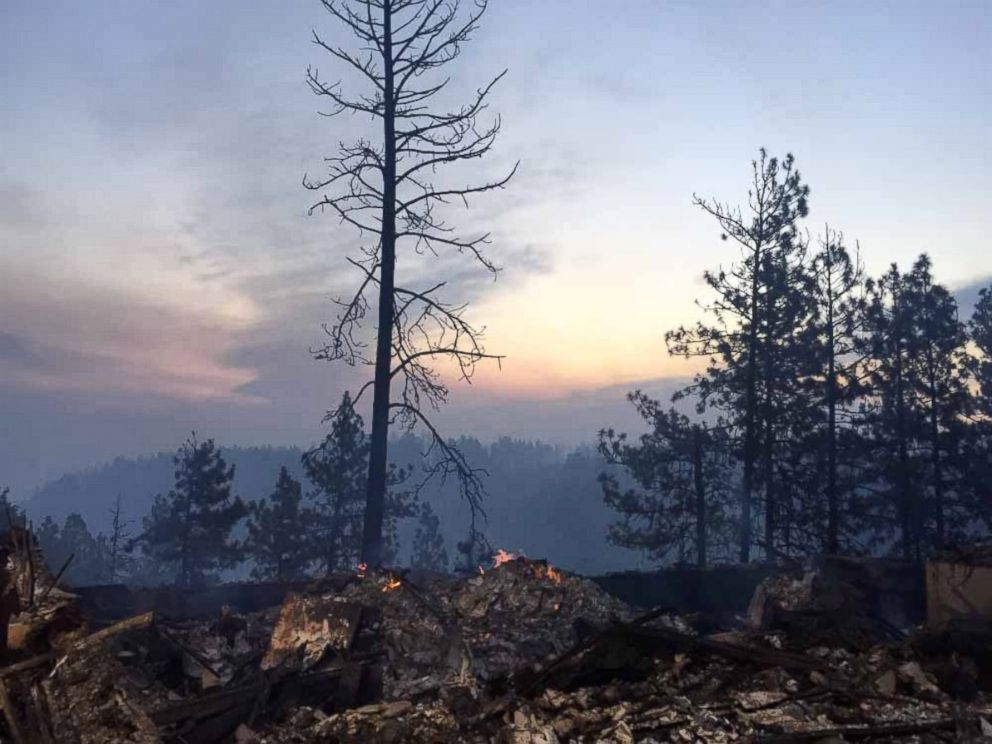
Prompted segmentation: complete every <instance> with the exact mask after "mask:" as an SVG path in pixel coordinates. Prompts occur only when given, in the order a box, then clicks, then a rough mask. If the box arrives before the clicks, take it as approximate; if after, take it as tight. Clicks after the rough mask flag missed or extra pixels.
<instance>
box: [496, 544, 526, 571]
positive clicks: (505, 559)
mask: <svg viewBox="0 0 992 744" xmlns="http://www.w3.org/2000/svg"><path fill="white" fill-rule="evenodd" d="M519 557H520V556H518V555H517V554H516V553H507V552H506V551H505V550H503V548H500V549H499V550H498V551H496V555H494V556H493V568H499V567H500V566H502V565H503V564H504V563H509V562H510V561H515V560H517V558H519Z"/></svg>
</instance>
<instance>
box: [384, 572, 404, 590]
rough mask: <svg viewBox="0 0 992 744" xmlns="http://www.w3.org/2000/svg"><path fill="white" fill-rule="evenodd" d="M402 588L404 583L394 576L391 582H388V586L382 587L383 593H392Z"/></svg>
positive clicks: (391, 577)
mask: <svg viewBox="0 0 992 744" xmlns="http://www.w3.org/2000/svg"><path fill="white" fill-rule="evenodd" d="M401 586H403V582H401V581H400V580H399V579H397V578H396V577H395V576H392V575H391V576H390V577H389V581H387V582H386V584H385V585H384V586H383V587H382V591H383V592H391V591H393V590H394V589H399V588H400V587H401Z"/></svg>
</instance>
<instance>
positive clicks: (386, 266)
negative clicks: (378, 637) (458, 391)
mask: <svg viewBox="0 0 992 744" xmlns="http://www.w3.org/2000/svg"><path fill="white" fill-rule="evenodd" d="M382 16H383V33H382V43H383V48H382V60H383V75H384V78H385V80H384V91H383V107H384V113H383V119H382V120H383V138H384V143H385V154H384V157H383V166H382V171H383V173H382V180H383V188H382V236H381V239H382V251H381V257H380V260H381V265H380V267H379V325H378V337H377V339H376V354H375V382H374V385H373V399H372V437H371V440H370V452H369V480H368V486H367V491H366V495H365V522H364V525H363V529H362V562H363V563H365V564H367V565H368V566H370V567H371V566H379V565H380V564H381V563H382V548H383V545H382V523H383V520H384V518H385V508H386V467H387V457H388V452H387V450H388V444H389V388H390V382H391V377H392V375H391V368H392V356H393V321H394V317H393V313H394V309H395V307H394V291H393V290H394V288H395V272H396V102H395V99H394V95H393V85H394V82H393V30H392V7H391V6H390V3H389V2H386V3H383V10H382Z"/></svg>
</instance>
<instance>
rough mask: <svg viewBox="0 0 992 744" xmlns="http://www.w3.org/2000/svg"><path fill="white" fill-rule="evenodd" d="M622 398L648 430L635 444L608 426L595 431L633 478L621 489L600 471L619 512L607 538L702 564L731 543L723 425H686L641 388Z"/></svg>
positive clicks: (662, 557)
mask: <svg viewBox="0 0 992 744" xmlns="http://www.w3.org/2000/svg"><path fill="white" fill-rule="evenodd" d="M627 397H628V400H630V402H631V403H633V404H634V406H635V407H636V408H637V412H638V413H639V414H640V416H641V417H642V418H643V419H644V420H645V422H646V423H647V424H648V425H649V426H650V427H651V430H650V431H649V432H648V433H647V434H643V435H641V436H640V437H639V439H638V443H637V444H630V443H629V442H628V439H627V435H626V434H618V433H616V432H615V431H614V430H613V429H605V430H603V431H601V432H600V435H599V451H600V453H601V454H602V455H603V457H604V458H606V461H607V462H608V463H610V464H612V465H619V466H622V467H623V468H624V469H625V471H626V473H627V475H628V476H629V477H630V478H632V479H633V481H634V483H635V486H634V487H623V486H621V484H620V481H619V479H618V478H617V477H616V476H615V475H614V474H612V473H603V474H602V475H601V476H600V479H599V480H600V484H601V486H602V488H603V497H604V500H605V501H606V503H607V504H608V505H609V506H610V507H611V508H613V509H614V510H616V511H617V512H619V513H620V515H621V520H620V521H619V522H617V523H615V524H613V525H611V526H610V530H609V534H608V540H609V541H610V542H611V543H613V544H614V545H621V546H623V547H626V548H630V549H632V550H640V551H642V552H644V553H645V554H646V555H647V556H649V557H650V558H651V559H652V560H654V561H657V562H659V563H661V562H664V561H666V560H667V559H669V558H671V557H675V558H676V559H677V560H679V561H680V562H690V561H692V562H695V563H696V564H697V565H699V566H703V565H706V563H707V561H708V560H709V558H710V557H712V554H713V552H715V551H714V550H712V549H718V548H719V546H725V545H729V544H730V541H729V539H728V538H730V537H731V535H730V530H729V529H728V528H729V520H728V514H727V511H728V510H727V496H728V490H727V485H728V482H729V480H730V479H729V459H728V457H727V450H728V442H727V441H726V438H725V436H724V434H723V430H722V429H720V428H717V429H711V428H709V427H707V426H706V425H705V424H701V423H692V422H691V421H690V420H689V419H688V417H686V416H684V415H682V414H680V413H678V412H677V411H675V410H674V409H667V410H666V409H664V408H663V407H662V406H661V405H660V404H659V402H658V401H655V400H652V399H651V398H649V397H648V396H646V395H645V394H644V393H642V392H641V391H635V392H633V393H631V394H630V395H628V396H627Z"/></svg>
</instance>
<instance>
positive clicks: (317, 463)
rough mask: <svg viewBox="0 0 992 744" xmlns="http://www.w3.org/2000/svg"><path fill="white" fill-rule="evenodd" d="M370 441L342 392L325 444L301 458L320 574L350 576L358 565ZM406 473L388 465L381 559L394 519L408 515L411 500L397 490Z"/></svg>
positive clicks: (392, 547) (390, 547) (391, 544)
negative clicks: (310, 489) (312, 509)
mask: <svg viewBox="0 0 992 744" xmlns="http://www.w3.org/2000/svg"><path fill="white" fill-rule="evenodd" d="M368 459H369V439H368V436H367V435H366V434H365V429H364V426H363V422H362V417H361V416H359V415H358V413H357V412H356V411H355V408H354V406H353V405H352V401H351V397H350V396H349V394H348V393H345V394H344V396H343V397H342V399H341V404H340V405H339V406H338V408H337V410H336V411H335V412H334V414H333V415H332V416H331V431H330V432H329V433H328V435H327V437H326V438H325V439H324V441H323V442H322V443H321V444H320V445H319V446H318V447H315V448H314V449H312V450H310V451H309V452H307V453H305V454H304V455H303V468H304V471H305V472H306V475H307V478H308V480H309V481H310V482H311V483H312V484H313V486H314V491H313V493H312V494H311V497H312V499H313V501H314V504H315V516H314V523H315V525H316V528H315V529H314V530H312V533H311V534H312V536H313V543H312V555H313V557H314V559H315V560H316V561H317V562H318V563H319V564H320V565H321V566H322V567H323V569H324V570H325V571H328V572H332V571H350V570H352V569H354V567H355V566H356V565H357V564H358V562H359V561H360V560H361V549H362V526H363V524H364V513H365V497H366V478H367V475H368V467H369V466H368ZM405 477H406V473H405V472H404V471H401V470H399V469H397V468H395V467H393V466H390V468H389V470H388V472H387V485H388V486H389V490H388V491H387V493H386V502H385V506H386V514H385V518H384V522H383V530H382V531H383V544H382V546H381V551H382V552H381V554H380V555H381V559H382V560H383V561H384V562H389V561H390V560H393V559H395V555H396V520H397V519H399V518H404V517H408V516H411V515H412V498H411V496H410V495H409V494H407V493H405V492H402V491H398V490H396V487H397V486H399V485H400V484H401V483H402V482H403V481H404V479H405Z"/></svg>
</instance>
